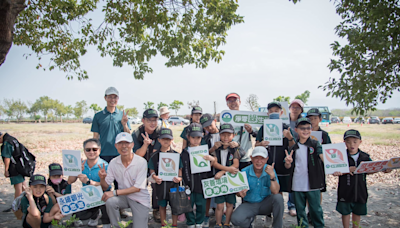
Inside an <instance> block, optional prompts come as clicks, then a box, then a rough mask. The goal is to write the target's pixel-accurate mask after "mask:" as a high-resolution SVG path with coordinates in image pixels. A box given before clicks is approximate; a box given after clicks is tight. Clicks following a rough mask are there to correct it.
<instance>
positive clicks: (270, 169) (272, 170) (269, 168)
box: [265, 163, 275, 178]
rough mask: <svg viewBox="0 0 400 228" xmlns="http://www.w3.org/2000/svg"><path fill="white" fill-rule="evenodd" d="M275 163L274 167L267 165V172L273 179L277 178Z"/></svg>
mask: <svg viewBox="0 0 400 228" xmlns="http://www.w3.org/2000/svg"><path fill="white" fill-rule="evenodd" d="M274 167H275V163H272V165H267V167H266V168H265V172H266V173H267V174H268V175H269V176H270V177H271V178H274V177H275V170H274Z"/></svg>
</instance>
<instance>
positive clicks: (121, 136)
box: [115, 132, 133, 143]
mask: <svg viewBox="0 0 400 228" xmlns="http://www.w3.org/2000/svg"><path fill="white" fill-rule="evenodd" d="M122 141H124V142H128V143H131V142H133V139H132V135H131V134H129V133H126V132H121V133H119V134H118V135H117V137H115V143H119V142H122Z"/></svg>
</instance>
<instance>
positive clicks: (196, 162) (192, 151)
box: [188, 145, 211, 174]
mask: <svg viewBox="0 0 400 228" xmlns="http://www.w3.org/2000/svg"><path fill="white" fill-rule="evenodd" d="M188 152H189V157H190V171H191V172H192V174H195V173H204V172H209V171H211V165H210V161H207V160H205V159H204V158H203V157H204V155H209V154H208V146H207V145H203V146H197V147H189V148H188Z"/></svg>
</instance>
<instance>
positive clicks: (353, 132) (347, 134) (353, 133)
mask: <svg viewBox="0 0 400 228" xmlns="http://www.w3.org/2000/svg"><path fill="white" fill-rule="evenodd" d="M350 137H353V138H358V139H361V134H360V132H359V131H357V130H354V129H351V130H347V131H346V132H345V133H344V136H343V139H347V138H350Z"/></svg>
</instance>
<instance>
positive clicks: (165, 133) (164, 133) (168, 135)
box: [158, 128, 174, 139]
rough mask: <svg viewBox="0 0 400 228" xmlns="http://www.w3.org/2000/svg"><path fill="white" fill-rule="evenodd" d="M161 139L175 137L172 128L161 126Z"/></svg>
mask: <svg viewBox="0 0 400 228" xmlns="http://www.w3.org/2000/svg"><path fill="white" fill-rule="evenodd" d="M158 138H159V139H174V136H173V134H172V130H171V129H169V128H161V131H160V136H159V137H158Z"/></svg>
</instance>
